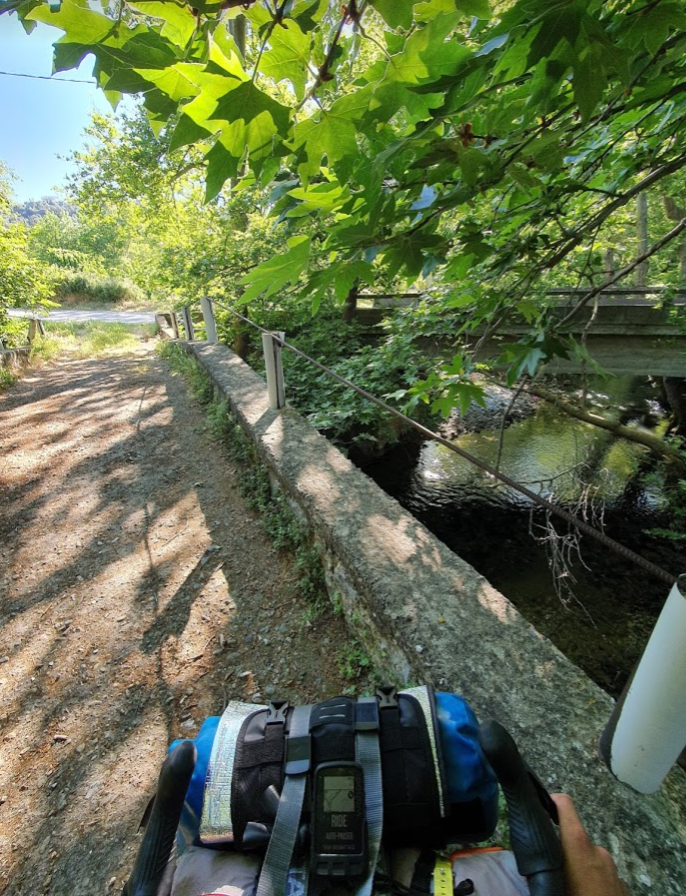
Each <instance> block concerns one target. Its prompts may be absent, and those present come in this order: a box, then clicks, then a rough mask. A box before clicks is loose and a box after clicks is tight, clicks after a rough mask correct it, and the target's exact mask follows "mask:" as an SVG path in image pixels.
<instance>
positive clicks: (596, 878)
mask: <svg viewBox="0 0 686 896" xmlns="http://www.w3.org/2000/svg"><path fill="white" fill-rule="evenodd" d="M552 796H553V800H554V801H555V805H556V806H557V811H558V814H559V816H560V839H561V841H562V852H563V855H564V860H565V877H566V884H567V893H566V896H629V891H628V889H627V888H626V885H625V884H624V883H623V882H622V881H621V880H620V878H619V875H618V874H617V868H616V867H615V863H614V861H613V860H612V856H611V855H610V853H609V852H608V851H607V850H606V849H603V847H602V846H595V844H594V843H593V842H592V840H591V838H590V837H589V836H588V834H587V833H586V830H585V828H584V826H583V824H582V823H581V819H580V818H579V816H578V814H577V811H576V808H575V807H574V803H573V802H572V799H571V797H569V796H567V794H566V793H554V794H553V795H552Z"/></svg>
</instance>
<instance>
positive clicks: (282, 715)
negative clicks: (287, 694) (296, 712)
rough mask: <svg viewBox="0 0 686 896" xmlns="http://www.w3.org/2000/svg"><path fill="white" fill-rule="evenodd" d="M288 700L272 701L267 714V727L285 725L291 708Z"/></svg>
mask: <svg viewBox="0 0 686 896" xmlns="http://www.w3.org/2000/svg"><path fill="white" fill-rule="evenodd" d="M290 705H291V704H290V703H289V702H288V700H272V701H271V702H270V703H269V711H268V713H267V725H285V724H286V713H287V712H288V710H289V708H290Z"/></svg>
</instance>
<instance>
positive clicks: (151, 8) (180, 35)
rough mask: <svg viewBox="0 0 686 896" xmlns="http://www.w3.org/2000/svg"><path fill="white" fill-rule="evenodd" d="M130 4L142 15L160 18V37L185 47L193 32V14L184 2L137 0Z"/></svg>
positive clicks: (194, 21) (194, 22)
mask: <svg viewBox="0 0 686 896" xmlns="http://www.w3.org/2000/svg"><path fill="white" fill-rule="evenodd" d="M130 6H131V8H132V9H135V10H138V11H139V12H142V13H143V15H146V16H152V17H153V18H156V19H162V20H163V22H164V25H163V26H162V31H161V34H162V37H166V38H167V39H168V40H170V41H171V42H172V43H173V44H176V45H177V46H178V47H185V46H186V45H187V44H188V41H189V40H190V39H191V37H193V34H194V33H195V24H196V20H195V16H194V15H193V13H192V12H191V11H190V8H189V7H188V6H187V5H186V4H185V3H175V2H173V0H137V2H135V3H132V4H130Z"/></svg>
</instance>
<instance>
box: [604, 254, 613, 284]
mask: <svg viewBox="0 0 686 896" xmlns="http://www.w3.org/2000/svg"><path fill="white" fill-rule="evenodd" d="M614 273H615V250H614V249H606V250H605V279H606V280H610V279H611V278H612V277H613V276H614Z"/></svg>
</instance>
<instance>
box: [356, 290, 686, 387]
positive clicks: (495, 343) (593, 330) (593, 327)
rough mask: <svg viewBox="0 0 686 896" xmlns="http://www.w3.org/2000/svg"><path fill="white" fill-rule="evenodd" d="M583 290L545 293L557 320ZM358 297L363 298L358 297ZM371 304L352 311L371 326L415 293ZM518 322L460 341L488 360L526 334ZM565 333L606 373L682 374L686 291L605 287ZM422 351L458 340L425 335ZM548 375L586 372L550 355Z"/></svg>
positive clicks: (575, 362)
mask: <svg viewBox="0 0 686 896" xmlns="http://www.w3.org/2000/svg"><path fill="white" fill-rule="evenodd" d="M585 294H586V291H585V290H575V289H551V290H548V291H547V292H546V296H547V297H548V299H549V301H550V302H551V304H552V305H553V307H554V312H553V313H554V315H556V316H558V317H559V319H560V320H561V319H562V318H563V317H564V316H565V315H566V314H568V313H569V312H570V311H571V310H572V308H573V307H574V306H575V304H576V303H577V302H578V301H579V300H580V299H581V298H582V296H584V295H585ZM360 298H365V297H364V296H361V297H360ZM367 298H372V303H371V307H366V308H365V307H362V308H358V310H357V319H358V320H359V321H360V322H362V323H364V324H367V325H369V326H370V327H374V326H376V325H378V324H379V323H380V322H381V320H382V319H383V317H384V315H387V314H388V312H389V310H391V309H393V308H398V307H403V306H405V307H407V306H411V305H413V304H415V303H417V302H419V301H420V299H421V295H420V294H418V293H416V294H406V295H404V296H400V297H394V296H374V297H371V296H370V297H367ZM529 330H530V327H529V326H527V324H526V322H525V321H524V320H518V319H517V318H515V317H513V318H511V319H510V320H506V321H505V322H504V323H503V324H502V325H501V326H500V327H499V329H498V332H497V334H496V335H494V336H492V337H486V338H483V337H484V334H483V333H480V332H479V331H475V332H471V333H469V334H466V335H465V338H464V341H463V344H464V345H465V346H467V347H474V348H475V349H476V358H477V360H479V361H484V360H493V359H494V358H497V357H498V356H499V355H501V354H502V352H503V346H504V345H505V344H507V343H508V342H514V341H516V340H518V339H519V338H521V337H522V336H523V335H525V334H526V333H527V332H529ZM565 332H566V333H569V334H571V335H573V336H575V337H576V338H578V339H580V338H581V337H582V336H583V339H584V345H585V347H586V350H587V351H588V353H589V355H590V356H591V358H592V359H593V360H594V361H595V362H596V363H597V364H599V365H600V366H601V367H602V368H603V369H604V370H606V371H607V372H608V373H611V374H614V375H617V376H623V375H630V374H636V375H643V376H661V377H664V376H666V377H686V293H681V294H678V295H677V296H676V297H674V298H672V299H670V301H669V302H665V301H664V297H663V290H662V289H660V288H657V287H611V288H608V289H606V290H603V291H602V292H601V293H600V294H599V296H598V297H597V298H596V299H595V300H594V301H592V302H589V303H588V304H587V305H585V306H584V307H583V308H581V309H580V310H579V311H578V313H577V314H575V315H574V317H573V318H572V319H570V321H569V324H568V325H567V326H565ZM423 344H424V347H425V349H426V351H427V354H430V355H436V356H446V355H451V354H453V353H454V352H455V350H456V349H457V348H459V341H458V342H457V343H456V341H455V340H454V339H447V338H435V339H434V338H426V339H425V340H424V343H423ZM546 369H547V370H548V371H549V372H550V373H581V372H583V371H584V369H585V370H588V365H586V367H585V368H584V367H583V366H582V363H581V361H580V360H579V359H578V358H576V357H574V358H555V359H554V360H553V361H551V362H550V363H549V364H548V366H547V368H546Z"/></svg>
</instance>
